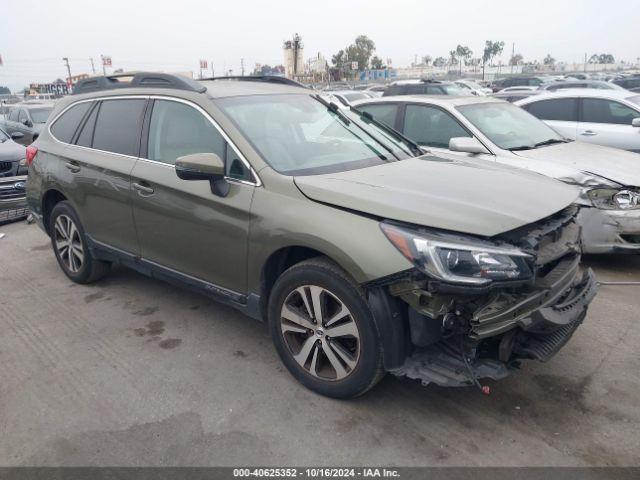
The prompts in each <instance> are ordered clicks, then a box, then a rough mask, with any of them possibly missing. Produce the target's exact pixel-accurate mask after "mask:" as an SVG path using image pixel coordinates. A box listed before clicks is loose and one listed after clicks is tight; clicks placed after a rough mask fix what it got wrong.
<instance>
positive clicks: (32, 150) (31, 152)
mask: <svg viewBox="0 0 640 480" xmlns="http://www.w3.org/2000/svg"><path fill="white" fill-rule="evenodd" d="M36 153H38V148H37V147H34V146H33V145H29V146H28V147H27V157H26V159H27V167H30V166H31V162H33V159H34V158H36Z"/></svg>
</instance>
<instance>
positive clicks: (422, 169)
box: [295, 156, 578, 237]
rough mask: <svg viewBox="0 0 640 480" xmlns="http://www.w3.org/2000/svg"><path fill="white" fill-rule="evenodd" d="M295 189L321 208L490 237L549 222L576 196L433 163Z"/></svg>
mask: <svg viewBox="0 0 640 480" xmlns="http://www.w3.org/2000/svg"><path fill="white" fill-rule="evenodd" d="M295 182H296V185H297V186H298V187H299V188H300V189H301V190H302V192H303V193H304V194H305V195H306V196H308V197H309V198H312V199H314V200H317V201H320V202H323V203H328V204H332V205H337V206H340V207H343V208H349V209H352V210H356V211H362V212H365V213H369V214H372V215H377V216H379V217H382V218H389V219H393V220H399V221H403V222H408V223H413V224H416V225H428V226H430V227H433V228H441V229H444V230H451V231H456V232H463V233H470V234H475V235H482V236H489V237H490V236H493V235H497V234H499V233H503V232H506V231H509V230H513V229H515V228H518V227H520V226H522V225H525V224H528V223H532V222H534V221H536V220H539V219H541V218H543V217H546V216H549V215H551V214H552V213H554V212H557V211H558V210H560V209H562V208H563V206H565V205H568V204H569V203H571V202H572V201H573V200H575V199H576V197H577V193H578V192H576V191H575V189H573V188H570V187H567V186H565V185H562V184H561V183H559V182H556V181H553V180H549V179H547V178H545V177H543V176H540V175H535V174H523V173H522V172H521V171H518V170H505V169H504V168H494V167H492V166H491V165H488V164H477V163H473V162H465V161H462V160H451V159H444V158H438V157H432V156H425V157H419V158H414V159H409V160H403V161H401V162H393V163H389V164H385V165H380V166H376V167H371V168H367V169H363V170H353V171H347V172H340V173H335V174H326V175H313V176H307V177H296V178H295ZM541 190H544V191H545V195H544V197H543V198H541V197H540V195H539V192H540V191H541ZM452 211H455V212H456V214H455V215H453V216H452Z"/></svg>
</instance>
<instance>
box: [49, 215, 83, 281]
mask: <svg viewBox="0 0 640 480" xmlns="http://www.w3.org/2000/svg"><path fill="white" fill-rule="evenodd" d="M54 230H55V232H54V242H55V246H56V250H57V251H58V256H59V257H60V260H61V261H62V263H64V265H65V267H66V268H67V269H68V270H69V271H70V272H71V273H77V272H78V271H79V270H80V269H81V268H82V264H83V263H84V246H83V245H82V240H81V239H80V232H79V231H78V228H77V227H76V224H75V223H74V222H73V220H72V219H71V217H69V216H67V215H58V217H57V218H56V221H55V223H54Z"/></svg>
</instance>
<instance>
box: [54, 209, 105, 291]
mask: <svg viewBox="0 0 640 480" xmlns="http://www.w3.org/2000/svg"><path fill="white" fill-rule="evenodd" d="M58 219H60V220H61V221H62V220H64V221H65V222H66V219H71V220H72V221H73V225H74V226H75V228H76V229H77V232H78V235H77V242H76V244H77V243H78V242H79V244H80V246H81V248H82V253H83V259H82V262H81V264H78V262H77V257H75V258H76V260H75V265H77V266H78V268H77V270H76V271H73V270H72V269H71V268H70V266H69V260H68V257H66V258H65V254H64V252H62V253H61V252H60V251H59V249H58V248H57V246H56V241H57V239H60V238H61V237H59V231H57V230H56V221H57V220H58ZM49 234H50V236H51V246H52V247H53V252H54V254H55V256H56V260H58V264H59V265H60V268H61V269H62V271H63V272H64V273H65V275H66V276H67V277H69V278H70V279H71V280H72V281H74V282H75V283H82V284H85V283H92V282H95V281H96V280H99V279H100V278H102V277H104V276H105V275H106V274H107V273H108V272H109V269H110V267H111V264H110V263H109V262H103V261H101V260H96V259H95V258H93V256H92V254H91V251H90V250H89V248H88V247H87V240H86V236H85V232H84V228H83V227H82V223H80V219H79V218H78V214H77V213H76V211H75V210H74V209H73V207H72V206H71V204H70V203H69V202H67V201H62V202H59V203H57V204H56V205H55V206H54V207H53V210H52V211H51V215H50V217H49ZM67 255H70V253H68V251H67Z"/></svg>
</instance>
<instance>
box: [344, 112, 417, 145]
mask: <svg viewBox="0 0 640 480" xmlns="http://www.w3.org/2000/svg"><path fill="white" fill-rule="evenodd" d="M349 110H351V111H352V112H353V113H355V114H356V115H358V116H359V117H360V118H363V119H366V120H368V121H369V122H371V123H373V124H374V125H375V126H376V127H378V128H380V129H381V130H384V131H385V132H387V133H388V134H390V135H391V136H393V137H396V138H399V139H400V140H402V141H403V142H404V143H406V144H407V146H408V147H409V150H411V152H412V153H414V154H415V155H416V156H418V157H419V156H420V155H424V153H425V152H424V151H423V150H422V148H420V145H418V144H417V143H416V142H414V141H413V140H411V139H410V138H409V137H405V136H404V135H403V134H401V133H400V132H398V131H397V130H395V129H393V128H391V127H390V126H389V125H387V124H386V123H383V122H380V121H379V120H376V119H375V118H373V115H371V114H370V113H369V112H363V111H361V110H358V109H357V108H356V107H354V106H350V107H349Z"/></svg>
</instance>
